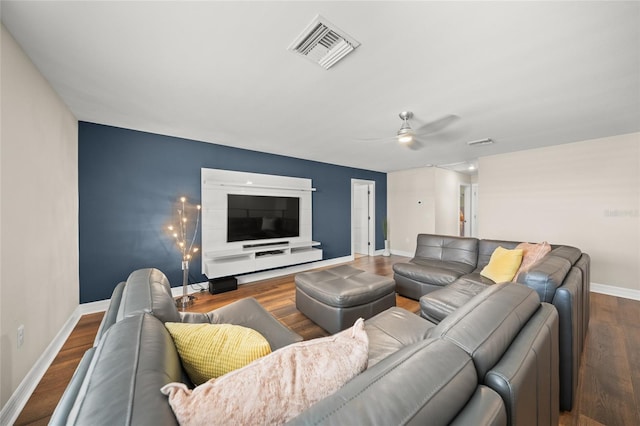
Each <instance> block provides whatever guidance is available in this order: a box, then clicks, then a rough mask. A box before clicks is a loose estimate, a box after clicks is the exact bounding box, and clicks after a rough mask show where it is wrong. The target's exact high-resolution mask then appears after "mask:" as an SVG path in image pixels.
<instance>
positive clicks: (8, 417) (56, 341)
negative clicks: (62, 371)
mask: <svg viewBox="0 0 640 426" xmlns="http://www.w3.org/2000/svg"><path fill="white" fill-rule="evenodd" d="M80 312H81V308H80V306H77V307H76V309H74V311H73V313H72V314H71V316H70V317H69V319H68V320H67V321H66V322H65V323H64V325H63V326H62V328H61V329H60V331H58V334H56V337H54V338H53V340H52V341H51V343H49V346H47V348H46V349H45V350H44V352H43V353H42V355H40V357H39V358H38V360H37V361H36V363H35V364H34V365H33V367H31V370H29V372H28V373H27V375H26V376H25V377H24V379H22V381H21V382H20V384H19V385H18V388H17V389H16V390H15V391H14V392H13V394H12V395H11V397H10V398H9V400H8V401H7V403H6V404H5V405H4V407H2V411H0V424H2V425H11V424H13V423H14V422H15V421H16V419H17V418H18V416H19V415H20V413H21V412H22V409H23V408H24V406H25V405H26V404H27V401H28V400H29V398H30V397H31V394H33V391H34V390H35V389H36V387H37V386H38V384H39V383H40V380H42V377H43V376H44V374H45V373H46V372H47V370H48V369H49V366H50V365H51V363H52V362H53V360H54V359H55V357H56V356H57V355H58V352H60V350H61V349H62V346H63V345H64V343H65V342H66V341H67V338H68V337H69V336H70V335H71V332H72V331H73V329H74V327H75V326H76V324H77V323H78V321H79V320H80V317H81V316H82V315H83V314H81V313H80Z"/></svg>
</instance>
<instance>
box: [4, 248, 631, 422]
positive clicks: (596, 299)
mask: <svg viewBox="0 0 640 426" xmlns="http://www.w3.org/2000/svg"><path fill="white" fill-rule="evenodd" d="M402 261H406V258H404V257H399V256H391V257H386V258H385V257H380V256H377V257H361V258H358V259H356V260H355V261H353V262H351V263H350V264H352V265H353V266H355V267H357V268H360V269H363V270H366V271H369V272H372V273H375V274H378V275H388V276H391V275H393V271H392V269H391V266H392V265H393V264H394V263H396V262H402ZM244 297H255V298H256V299H257V300H258V301H259V302H260V304H262V306H264V307H265V309H267V310H268V311H269V312H271V314H272V315H273V316H275V317H276V318H277V319H278V320H280V321H281V322H282V323H283V324H285V325H286V326H287V327H289V328H290V329H292V330H293V331H295V332H296V333H298V334H300V335H301V336H302V337H303V338H304V339H305V340H308V339H313V338H315V337H322V336H326V335H327V333H326V332H325V331H324V330H323V329H321V328H320V327H318V326H317V325H316V324H314V323H313V322H311V320H309V319H308V318H307V317H305V316H304V315H303V314H302V313H300V312H299V311H298V310H297V309H296V307H295V284H294V281H293V275H288V276H285V277H280V278H275V279H271V280H266V281H261V282H257V283H253V284H247V285H242V286H240V287H239V288H238V290H236V291H232V292H228V293H222V294H217V295H211V294H209V293H208V292H201V293H199V294H198V295H197V299H196V300H195V303H194V305H193V306H191V307H190V308H189V310H190V311H193V312H208V311H210V310H212V309H216V308H218V307H221V306H224V305H227V304H229V303H231V302H233V301H234V300H238V299H241V298H244ZM396 302H397V305H398V306H400V307H402V308H405V309H407V310H409V311H412V312H418V310H419V308H420V306H419V304H418V302H417V301H415V300H411V299H407V298H405V297H402V296H397V297H396ZM102 316H103V314H102V313H97V314H91V315H85V316H83V317H82V318H81V319H80V321H79V322H78V324H77V325H76V327H75V329H74V330H73V332H72V333H71V335H70V336H69V338H68V339H67V341H66V342H65V344H64V346H63V347H62V349H61V350H60V352H59V353H58V355H57V357H56V358H55V360H54V361H53V363H52V364H51V366H50V367H49V369H48V370H47V373H46V374H45V376H44V377H43V378H42V380H41V381H40V384H39V385H38V386H37V388H36V390H35V391H34V393H33V395H32V396H31V398H30V399H29V401H28V402H27V404H26V406H25V407H24V409H23V410H22V413H21V414H20V416H19V417H18V419H17V421H16V424H17V425H45V424H47V423H48V421H49V418H50V417H51V414H52V413H53V410H54V409H55V406H56V404H57V402H58V400H59V399H60V397H61V396H62V393H63V392H64V389H65V388H66V386H67V384H68V383H69V381H70V380H71V376H72V375H73V372H74V371H75V369H76V367H77V365H78V363H79V362H80V359H81V358H82V355H83V353H84V352H85V351H86V350H87V349H88V348H90V347H91V346H92V345H93V340H94V338H95V335H96V332H97V330H98V326H99V324H100V321H101V320H102ZM574 405H575V406H574V409H573V410H572V411H571V412H565V413H561V416H560V425H562V426H568V425H572V426H573V425H611V426H616V425H621V426H627V425H629V426H631V425H640V302H638V301H632V300H628V299H621V298H616V297H611V296H605V295H601V294H595V293H594V294H592V295H591V320H590V325H589V333H588V334H587V341H586V345H585V351H584V353H583V356H582V363H581V367H580V376H579V382H578V392H577V397H576V401H575V403H574Z"/></svg>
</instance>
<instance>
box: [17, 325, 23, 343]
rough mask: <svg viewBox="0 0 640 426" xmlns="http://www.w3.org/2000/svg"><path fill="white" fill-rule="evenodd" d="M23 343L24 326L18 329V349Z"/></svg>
mask: <svg viewBox="0 0 640 426" xmlns="http://www.w3.org/2000/svg"><path fill="white" fill-rule="evenodd" d="M23 343H24V325H23V324H20V326H19V327H18V348H19V347H20V346H22V344H23Z"/></svg>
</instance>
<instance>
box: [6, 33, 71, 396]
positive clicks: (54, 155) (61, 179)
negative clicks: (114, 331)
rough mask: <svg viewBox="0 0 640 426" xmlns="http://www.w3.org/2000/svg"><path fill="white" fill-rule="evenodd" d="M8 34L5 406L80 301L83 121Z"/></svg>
mask: <svg viewBox="0 0 640 426" xmlns="http://www.w3.org/2000/svg"><path fill="white" fill-rule="evenodd" d="M1 39H2V40H1V52H2V53H1V55H2V56H1V86H0V89H1V93H2V112H1V121H2V125H1V128H2V130H1V135H0V137H1V139H0V141H1V144H0V152H1V155H0V165H1V167H0V170H1V173H0V175H1V178H0V195H1V200H2V203H1V208H0V231H1V237H0V238H1V244H0V247H1V248H0V250H1V253H2V257H1V264H0V293H1V294H0V308H1V309H0V311H1V312H0V383H1V385H0V403H1V405H2V406H4V405H5V403H6V402H7V400H8V399H9V397H10V396H11V394H12V393H13V392H14V391H15V390H16V388H17V387H18V385H19V384H20V382H21V381H22V379H23V378H24V377H25V375H26V374H27V373H28V372H29V370H30V369H31V368H32V366H33V365H34V364H35V362H36V361H37V360H38V358H39V357H40V355H41V354H42V353H43V351H44V350H45V348H46V347H47V346H48V345H49V343H50V342H51V341H52V340H53V338H54V337H55V336H56V334H57V333H58V332H59V331H60V329H61V328H62V326H63V324H64V323H65V322H66V321H67V320H68V319H69V317H70V315H71V314H72V312H73V311H74V309H75V308H76V307H77V306H78V292H79V285H78V143H77V141H78V125H77V120H76V119H75V117H74V116H73V115H72V114H71V112H70V111H69V110H68V109H67V107H66V106H65V105H64V104H63V103H62V101H61V100H60V99H59V98H58V96H57V95H56V93H55V92H54V91H53V90H52V88H51V87H50V86H49V84H48V83H47V81H46V80H45V79H44V78H43V77H42V75H41V74H40V73H39V72H38V70H37V69H36V68H35V66H34V65H33V64H32V63H31V61H30V60H29V59H28V58H27V57H26V56H25V54H24V53H23V51H22V50H21V49H20V47H19V46H18V45H17V44H16V42H15V40H14V39H13V38H12V37H11V35H10V34H9V33H8V32H7V31H6V29H5V27H4V26H2V35H1ZM21 324H23V325H24V327H25V339H24V344H23V345H22V347H20V348H18V347H17V329H18V326H19V325H21Z"/></svg>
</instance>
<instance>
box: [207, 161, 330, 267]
mask: <svg viewBox="0 0 640 426" xmlns="http://www.w3.org/2000/svg"><path fill="white" fill-rule="evenodd" d="M201 176H202V187H201V188H202V272H203V273H204V274H205V275H206V276H207V278H219V277H226V276H230V275H238V274H244V273H250V272H256V271H262V270H266V269H273V268H281V267H285V266H290V265H296V264H300V263H306V262H313V261H318V260H322V249H320V248H319V247H318V246H320V243H319V242H317V241H313V240H312V238H311V224H312V209H311V205H312V197H311V194H312V193H313V191H315V189H314V188H312V186H311V179H303V178H293V177H287V176H275V175H264V174H258V173H245V172H234V171H228V170H218V169H204V168H203V169H202V171H201ZM237 194H241V195H255V196H267V197H294V198H298V199H299V218H298V219H299V227H298V231H299V232H298V235H296V236H292V237H279V238H261V239H258V240H254V239H251V240H246V241H231V242H229V241H228V236H227V231H228V229H227V225H228V220H229V216H228V204H227V200H228V198H229V195H237Z"/></svg>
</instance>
